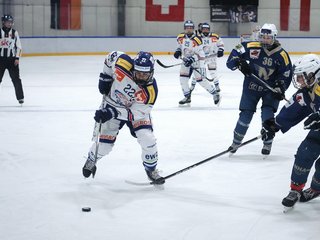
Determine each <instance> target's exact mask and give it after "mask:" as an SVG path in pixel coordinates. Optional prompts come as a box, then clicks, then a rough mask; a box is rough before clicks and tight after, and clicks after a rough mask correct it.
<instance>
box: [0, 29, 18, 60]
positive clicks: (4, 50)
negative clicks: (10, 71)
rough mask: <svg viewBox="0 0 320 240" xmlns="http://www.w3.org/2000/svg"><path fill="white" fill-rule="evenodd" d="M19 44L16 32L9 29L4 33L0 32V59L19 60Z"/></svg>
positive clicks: (3, 31)
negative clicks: (12, 58) (11, 58)
mask: <svg viewBox="0 0 320 240" xmlns="http://www.w3.org/2000/svg"><path fill="white" fill-rule="evenodd" d="M21 50H22V49H21V42H20V38H19V34H18V31H16V30H15V29H12V28H11V29H10V30H9V31H5V30H4V29H3V28H1V30H0V57H14V58H19V57H20V55H21Z"/></svg>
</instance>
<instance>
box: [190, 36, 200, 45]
mask: <svg viewBox="0 0 320 240" xmlns="http://www.w3.org/2000/svg"><path fill="white" fill-rule="evenodd" d="M192 40H193V41H195V42H196V43H197V45H201V44H202V39H201V38H199V37H198V36H194V37H193V38H192Z"/></svg>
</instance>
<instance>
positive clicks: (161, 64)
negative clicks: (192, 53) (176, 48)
mask: <svg viewBox="0 0 320 240" xmlns="http://www.w3.org/2000/svg"><path fill="white" fill-rule="evenodd" d="M156 61H157V63H158V64H159V65H160V66H161V67H163V68H171V67H175V66H179V65H182V64H184V63H183V62H182V63H176V64H172V65H165V64H163V63H162V62H160V60H159V59H157V60H156Z"/></svg>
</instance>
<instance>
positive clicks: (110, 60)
mask: <svg viewBox="0 0 320 240" xmlns="http://www.w3.org/2000/svg"><path fill="white" fill-rule="evenodd" d="M122 54H124V52H120V51H112V52H110V53H109V54H108V56H107V57H106V60H105V61H104V63H105V64H106V65H107V66H108V67H109V68H111V67H114V65H115V63H116V61H117V60H118V58H119V56H120V55H122Z"/></svg>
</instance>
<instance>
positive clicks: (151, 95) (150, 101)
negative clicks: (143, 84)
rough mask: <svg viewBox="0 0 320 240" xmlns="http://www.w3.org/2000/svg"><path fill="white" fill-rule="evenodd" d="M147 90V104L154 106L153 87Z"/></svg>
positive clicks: (154, 92) (154, 93) (154, 94)
mask: <svg viewBox="0 0 320 240" xmlns="http://www.w3.org/2000/svg"><path fill="white" fill-rule="evenodd" d="M147 90H148V95H149V100H148V104H154V102H155V101H156V91H155V89H154V87H153V85H150V86H148V87H147Z"/></svg>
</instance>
